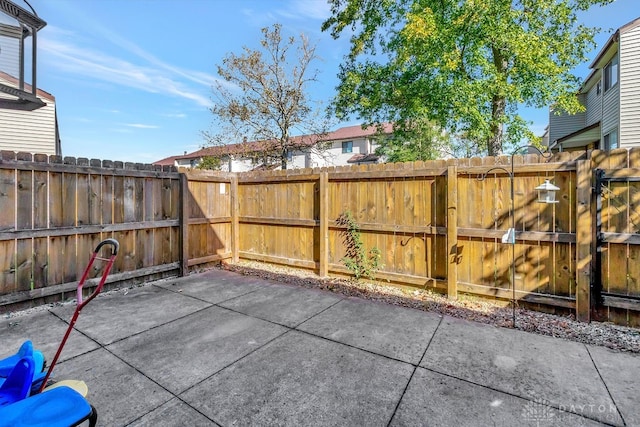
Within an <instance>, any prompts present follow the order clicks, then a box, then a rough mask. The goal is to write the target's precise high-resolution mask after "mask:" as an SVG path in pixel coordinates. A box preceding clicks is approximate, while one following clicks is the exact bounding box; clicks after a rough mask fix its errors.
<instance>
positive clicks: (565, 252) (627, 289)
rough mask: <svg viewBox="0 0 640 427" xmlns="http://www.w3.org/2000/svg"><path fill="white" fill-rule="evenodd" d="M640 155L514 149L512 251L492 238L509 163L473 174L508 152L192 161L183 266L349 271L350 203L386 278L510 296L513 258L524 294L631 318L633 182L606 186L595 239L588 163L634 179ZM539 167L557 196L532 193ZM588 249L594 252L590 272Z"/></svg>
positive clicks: (637, 272) (503, 204) (638, 296)
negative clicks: (265, 166) (389, 159)
mask: <svg viewBox="0 0 640 427" xmlns="http://www.w3.org/2000/svg"><path fill="white" fill-rule="evenodd" d="M638 158H640V150H631V151H627V150H615V151H613V152H611V153H607V154H605V153H601V152H594V153H592V155H591V156H590V157H589V158H587V155H585V154H584V153H582V154H576V153H560V154H557V155H555V156H554V157H553V158H552V159H551V160H550V161H547V159H544V158H542V157H541V156H538V155H525V156H514V157H513V160H514V175H513V185H514V215H515V217H514V221H515V227H516V230H517V234H516V243H515V246H514V249H515V262H514V261H513V260H512V255H511V249H512V247H511V245H510V244H505V243H502V240H501V238H502V235H503V234H504V233H505V231H506V230H507V229H508V228H509V227H510V224H511V222H510V221H511V218H510V212H511V211H510V204H511V200H510V184H511V180H510V177H509V174H508V173H506V172H504V171H500V170H495V171H492V172H491V173H490V174H489V175H488V177H486V178H485V179H483V180H480V179H478V178H479V177H481V176H482V175H483V174H485V173H487V171H489V169H491V168H493V167H495V166H496V165H502V166H504V167H505V168H507V170H508V169H509V168H510V162H511V158H510V157H497V158H493V157H487V158H482V159H481V158H473V159H454V160H449V161H432V162H415V163H403V164H383V165H367V166H352V167H338V168H327V169H301V170H287V171H275V172H274V171H271V172H250V173H240V174H221V173H205V172H198V173H194V172H192V173H188V174H187V179H188V188H189V190H190V193H191V196H190V197H191V200H192V202H191V203H194V204H195V205H197V208H194V207H191V209H192V210H191V214H190V215H191V218H190V219H189V224H190V225H189V227H187V228H186V229H185V233H186V235H185V236H184V241H188V242H190V243H189V245H190V246H189V248H188V250H189V254H190V255H189V261H188V262H187V263H188V266H187V267H189V266H193V265H198V264H201V263H203V262H209V261H215V260H220V259H231V260H237V259H247V260H257V261H263V262H268V263H278V264H283V265H289V266H293V267H303V268H308V269H313V270H316V271H317V272H318V273H319V274H320V275H321V276H326V275H329V274H349V273H350V272H349V270H347V269H346V268H345V266H344V263H343V261H342V259H343V258H344V256H345V255H346V253H345V250H346V248H345V245H344V243H343V233H344V230H345V227H344V226H342V225H340V223H339V221H338V219H339V217H340V216H341V215H342V214H344V213H345V212H351V213H352V215H353V216H354V218H355V219H356V221H357V223H358V225H359V226H360V230H361V236H362V240H363V242H364V246H365V247H366V248H368V249H371V248H373V247H376V248H378V249H380V251H381V252H382V259H381V264H382V267H381V269H380V270H379V271H378V273H377V275H376V277H377V279H379V280H381V281H389V282H394V283H398V284H404V285H410V286H414V287H419V288H430V289H433V290H437V291H439V292H443V293H447V294H448V295H449V296H450V297H452V298H456V297H457V296H458V293H460V292H463V293H466V294H473V295H478V296H482V297H489V298H497V299H501V300H508V299H510V298H511V296H512V288H511V268H515V291H516V292H515V293H516V298H517V299H518V301H519V302H520V303H521V304H527V305H528V306H530V307H533V308H537V309H542V310H546V311H549V310H551V311H558V312H567V311H574V312H575V313H576V316H577V318H579V319H581V320H585V321H588V320H589V319H590V318H591V316H592V315H595V316H596V317H597V318H599V319H609V320H613V321H616V322H617V323H622V324H631V325H637V324H638V323H639V322H640V317H639V316H638V312H639V310H640V304H639V301H640V285H639V281H640V268H638V267H637V262H636V263H635V264H634V262H633V261H634V260H637V258H638V250H639V249H640V246H638V243H640V236H639V235H638V233H640V230H638V229H637V227H635V224H640V213H639V212H638V197H640V196H638V193H637V192H636V190H637V189H638V187H637V186H638V185H640V184H637V183H632V182H624V183H620V184H618V183H611V184H610V185H609V184H608V185H609V187H612V188H608V187H607V188H608V192H610V193H611V194H616V197H617V199H616V203H613V202H606V203H604V204H602V203H601V204H602V209H601V211H600V214H601V217H602V218H603V220H602V222H603V223H604V224H606V226H607V227H609V229H607V230H606V232H605V233H604V234H603V235H604V239H598V238H597V235H596V233H595V224H596V219H597V216H596V209H595V206H596V201H597V200H599V198H602V197H604V198H605V199H604V200H609V199H607V198H606V197H607V196H606V194H605V195H604V196H602V195H599V196H597V197H596V194H595V193H594V191H593V186H594V180H593V178H594V176H595V172H594V171H595V170H596V169H600V168H605V169H607V170H608V173H611V171H610V169H611V168H619V167H620V166H621V165H623V164H624V166H625V167H628V168H629V169H625V170H623V171H620V170H618V171H617V172H615V173H616V174H617V175H616V176H631V175H634V176H637V177H640V169H634V168H637V167H638V166H637V165H636V163H638V161H637V160H636V159H638ZM615 159H618V160H615ZM622 159H624V161H623V160H622ZM611 162H617V163H615V164H614V163H611ZM620 174H622V175H620ZM545 179H550V180H551V181H552V182H554V183H555V184H556V185H557V186H558V187H560V191H559V203H557V204H553V205H545V204H538V203H537V202H536V201H535V199H536V197H537V194H536V191H535V190H534V188H535V187H537V186H538V185H540V184H541V183H542V182H543V181H544V180H545ZM227 191H228V192H227ZM607 194H608V193H607ZM607 203H608V204H607ZM194 209H195V210H194ZM213 210H217V213H214V212H213ZM619 211H620V212H623V213H620V212H619ZM622 217H624V218H626V219H625V220H622ZM614 218H615V219H616V220H615V221H614ZM634 221H635V222H634ZM620 227H622V228H620ZM634 227H635V228H634ZM614 230H616V231H614ZM207 233H208V237H206V236H207ZM621 233H622V234H621ZM213 236H215V237H213ZM212 251H213V252H212ZM596 253H601V254H602V264H601V265H602V268H601V270H598V271H596V270H595V269H596V268H599V267H598V265H597V263H595V262H594V260H595V259H596V257H595V256H594V254H596ZM191 254H193V255H191ZM601 275H602V280H600V279H598V278H599V277H600V276H601ZM596 302H600V303H602V304H600V305H597V306H594V304H595V303H596Z"/></svg>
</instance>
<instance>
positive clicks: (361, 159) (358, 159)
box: [347, 154, 380, 163]
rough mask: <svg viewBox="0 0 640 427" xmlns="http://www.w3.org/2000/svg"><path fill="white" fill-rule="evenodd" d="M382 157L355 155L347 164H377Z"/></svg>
mask: <svg viewBox="0 0 640 427" xmlns="http://www.w3.org/2000/svg"><path fill="white" fill-rule="evenodd" d="M378 159H380V156H378V155H377V154H354V155H353V156H351V158H349V160H347V163H377V162H378Z"/></svg>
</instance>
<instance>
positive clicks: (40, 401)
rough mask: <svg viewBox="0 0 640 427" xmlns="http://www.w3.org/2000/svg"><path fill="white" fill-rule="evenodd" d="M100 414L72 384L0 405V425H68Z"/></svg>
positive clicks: (35, 426) (93, 421)
mask: <svg viewBox="0 0 640 427" xmlns="http://www.w3.org/2000/svg"><path fill="white" fill-rule="evenodd" d="M97 418H98V416H97V413H96V411H95V409H94V408H93V406H91V405H90V404H89V403H88V402H87V401H86V400H85V398H84V397H82V396H81V395H80V394H79V393H77V392H76V391H74V390H73V389H71V388H69V387H57V388H54V389H51V390H46V391H44V392H42V393H40V394H36V395H34V396H31V397H28V398H26V399H23V400H21V401H19V402H16V403H13V404H11V405H7V406H0V427H9V426H11V427H17V426H20V427H68V426H75V425H78V424H80V423H82V422H84V421H85V420H89V426H90V427H93V426H95V425H96V422H97Z"/></svg>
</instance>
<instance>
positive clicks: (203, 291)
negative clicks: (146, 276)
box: [156, 271, 269, 304]
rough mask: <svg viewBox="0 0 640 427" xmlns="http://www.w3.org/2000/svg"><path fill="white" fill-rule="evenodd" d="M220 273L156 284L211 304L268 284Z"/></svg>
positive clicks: (258, 280) (228, 273)
mask: <svg viewBox="0 0 640 427" xmlns="http://www.w3.org/2000/svg"><path fill="white" fill-rule="evenodd" d="M220 273H221V276H220V277H216V278H215V280H212V279H211V275H207V274H206V273H204V274H198V275H192V276H189V277H186V278H185V280H165V281H162V282H161V283H158V284H157V285H156V286H159V287H161V288H164V289H168V290H170V291H173V292H178V293H181V294H183V295H189V296H192V297H194V298H198V299H201V300H203V301H207V302H210V303H212V304H218V303H221V302H223V301H226V300H229V299H232V298H236V297H239V296H241V295H244V294H248V293H250V292H253V291H255V290H257V289H261V288H264V287H267V286H269V284H267V283H266V282H265V281H264V280H260V279H257V278H255V277H253V278H252V277H246V276H240V275H238V274H233V273H230V272H226V271H221V272H220ZM252 279H254V280H252Z"/></svg>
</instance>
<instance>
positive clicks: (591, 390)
mask: <svg viewBox="0 0 640 427" xmlns="http://www.w3.org/2000/svg"><path fill="white" fill-rule="evenodd" d="M421 365H422V366H423V367H426V368H429V369H431V370H433V371H436V372H440V373H444V374H447V375H451V376H455V377H457V378H460V379H463V380H467V381H470V382H474V383H476V384H482V385H485V386H487V387H490V388H493V389H496V390H500V391H503V392H506V393H510V394H515V395H516V396H520V397H523V398H526V399H529V400H535V399H544V400H545V401H549V402H550V404H551V405H553V406H555V407H557V408H566V407H568V406H569V405H571V404H574V405H575V404H580V405H594V406H595V407H596V408H597V407H601V406H602V407H605V408H612V407H613V408H615V405H614V403H613V401H612V400H611V398H610V397H609V393H608V392H607V389H606V387H605V385H604V384H603V383H602V381H601V379H600V376H599V375H598V372H597V370H596V368H595V366H594V365H593V362H592V361H591V357H590V356H589V353H588V351H587V349H586V347H585V346H584V345H583V344H579V343H575V342H570V341H562V340H558V339H554V338H551V337H546V336H541V335H535V334H530V333H527V332H522V331H516V330H512V329H505V328H497V327H494V326H489V325H482V324H477V323H473V322H469V321H464V320H460V319H453V318H445V319H444V320H443V322H442V324H441V325H440V327H439V328H438V331H437V332H436V334H435V336H434V338H433V340H432V342H431V345H430V347H429V349H428V350H427V353H426V355H425V358H424V359H423V361H422V362H421ZM582 415H584V416H587V417H589V418H595V419H597V420H601V421H605V422H613V423H615V424H619V425H622V419H621V418H620V416H619V415H618V414H617V413H615V411H614V413H610V412H609V411H607V412H605V413H600V412H598V411H595V412H594V413H592V414H590V415H588V414H584V413H583V414H582Z"/></svg>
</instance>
